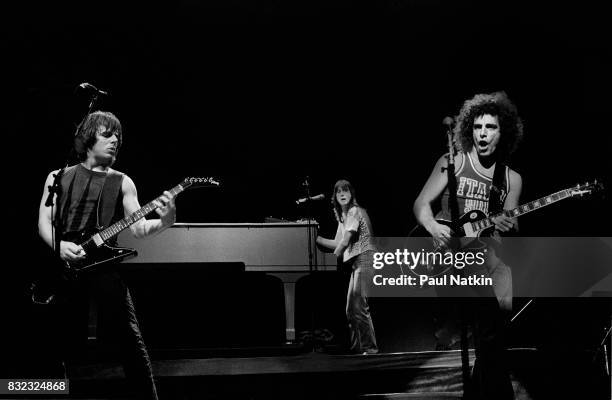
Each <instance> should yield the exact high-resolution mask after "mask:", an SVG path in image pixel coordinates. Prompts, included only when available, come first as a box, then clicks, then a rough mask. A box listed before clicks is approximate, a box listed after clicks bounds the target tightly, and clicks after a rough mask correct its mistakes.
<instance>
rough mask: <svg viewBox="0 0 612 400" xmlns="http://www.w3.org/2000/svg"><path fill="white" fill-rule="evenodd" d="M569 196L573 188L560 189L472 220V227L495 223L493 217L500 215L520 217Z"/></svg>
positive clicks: (474, 228)
mask: <svg viewBox="0 0 612 400" xmlns="http://www.w3.org/2000/svg"><path fill="white" fill-rule="evenodd" d="M569 197H572V193H571V189H564V190H560V191H558V192H556V193H553V194H550V195H548V196H544V197H541V198H539V199H537V200H534V201H530V202H529V203H525V204H523V205H520V206H518V207H516V208H513V209H511V210H505V211H502V212H501V213H498V214H495V215H491V216H490V217H488V218H485V219H481V220H480V221H476V222H472V223H471V225H472V229H473V230H474V231H476V232H478V231H481V230H483V229H487V228H489V227H491V226H493V225H495V223H494V222H493V218H496V217H499V216H500V215H505V216H506V217H510V218H515V217H519V216H521V215H524V214H527V213H528V212H531V211H533V210H537V209H538V208H542V207H546V206H548V205H550V204H553V203H556V202H558V201H561V200H563V199H567V198H569Z"/></svg>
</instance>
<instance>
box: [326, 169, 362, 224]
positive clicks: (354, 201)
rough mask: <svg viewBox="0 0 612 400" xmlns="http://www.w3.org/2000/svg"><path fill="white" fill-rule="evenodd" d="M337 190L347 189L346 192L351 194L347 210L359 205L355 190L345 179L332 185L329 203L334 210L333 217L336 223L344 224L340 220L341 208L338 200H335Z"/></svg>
mask: <svg viewBox="0 0 612 400" xmlns="http://www.w3.org/2000/svg"><path fill="white" fill-rule="evenodd" d="M338 189H343V190H346V189H348V191H349V192H350V193H351V201H350V202H349V204H348V208H349V209H350V208H351V207H353V206H355V207H359V204H358V203H357V196H356V195H355V188H354V187H353V185H351V183H350V182H349V181H347V180H346V179H340V180H339V181H338V182H336V184H335V185H334V191H333V192H332V195H331V203H332V207H333V209H334V216H335V217H336V221H338V222H344V221H343V220H342V206H340V203H338V200H337V198H336V192H337V191H338Z"/></svg>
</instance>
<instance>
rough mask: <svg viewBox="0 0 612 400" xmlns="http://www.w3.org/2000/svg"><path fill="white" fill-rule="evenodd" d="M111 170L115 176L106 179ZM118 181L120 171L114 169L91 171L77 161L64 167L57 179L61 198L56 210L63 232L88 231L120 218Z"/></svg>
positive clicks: (120, 206) (121, 176)
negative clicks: (59, 179)
mask: <svg viewBox="0 0 612 400" xmlns="http://www.w3.org/2000/svg"><path fill="white" fill-rule="evenodd" d="M111 174H114V175H119V176H117V177H116V179H112V180H109V179H108V177H109V176H110V175H111ZM107 181H111V182H107ZM122 181H123V174H121V173H118V172H116V171H112V172H109V173H107V172H100V171H91V170H89V169H87V168H85V167H83V166H82V165H81V164H77V165H74V166H72V167H69V168H67V169H66V171H65V172H64V175H63V176H62V180H61V186H62V198H61V205H60V210H59V212H60V213H59V215H60V224H61V229H62V232H63V234H64V235H67V234H72V233H79V232H84V231H91V230H93V229H96V228H101V227H106V226H108V225H110V224H111V223H112V222H114V221H117V220H119V219H121V218H122V217H123V201H122V195H121V190H120V188H121V183H122ZM112 186H114V187H112ZM109 210H110V211H109ZM107 214H110V215H107Z"/></svg>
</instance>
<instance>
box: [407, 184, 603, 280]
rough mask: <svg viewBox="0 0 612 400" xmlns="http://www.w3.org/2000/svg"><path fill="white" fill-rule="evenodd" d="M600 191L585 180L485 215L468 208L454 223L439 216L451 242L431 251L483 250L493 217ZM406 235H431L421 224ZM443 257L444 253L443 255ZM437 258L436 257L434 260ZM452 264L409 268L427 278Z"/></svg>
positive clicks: (491, 228)
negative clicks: (513, 206) (510, 207)
mask: <svg viewBox="0 0 612 400" xmlns="http://www.w3.org/2000/svg"><path fill="white" fill-rule="evenodd" d="M600 190H603V184H602V183H600V182H597V181H596V180H595V181H593V182H587V183H584V184H582V185H581V184H577V185H576V186H572V187H569V188H567V189H563V190H560V191H558V192H555V193H552V194H549V195H548V196H544V197H541V198H539V199H537V200H533V201H530V202H529V203H525V204H522V205H520V206H518V207H516V208H513V209H511V210H504V211H502V212H500V213H497V214H494V215H490V216H487V215H486V214H485V213H484V212H482V211H480V210H473V211H468V212H467V213H465V214H463V215H462V216H461V217H460V218H459V220H458V221H457V222H456V223H453V222H452V221H448V220H444V219H439V220H436V221H437V222H438V223H440V224H442V225H446V226H448V227H450V228H451V245H450V246H448V247H445V246H440V245H437V244H435V243H434V246H433V249H432V250H431V251H432V252H441V253H446V252H449V251H450V252H453V251H457V250H460V249H461V250H464V251H478V250H483V249H485V248H486V247H487V243H486V241H485V240H483V239H479V238H480V237H483V238H484V237H489V236H491V234H492V233H493V231H494V229H495V223H494V222H493V219H494V218H496V217H499V216H502V215H504V216H506V217H510V218H516V217H520V216H521V215H525V214H527V213H529V212H531V211H535V210H538V209H540V208H542V207H546V206H549V205H551V204H553V203H556V202H558V201H561V200H564V199H569V198H572V197H582V196H584V195H587V194H593V193H595V192H598V191H600ZM408 236H412V237H427V236H430V235H429V232H427V231H426V230H425V228H423V227H422V226H421V225H418V226H417V227H415V228H414V229H413V230H412V231H411V232H410V234H409V235H408ZM470 238H471V239H470ZM442 255H443V256H444V254H442ZM437 261H439V258H438V259H437ZM452 267H453V266H452V265H450V266H449V265H447V264H443V263H442V264H441V263H433V262H430V263H427V262H422V263H420V264H419V265H417V266H415V267H414V268H412V269H411V272H412V273H413V274H416V275H417V276H420V275H427V276H430V277H434V276H438V275H441V274H444V273H445V272H446V271H448V270H449V269H450V268H452Z"/></svg>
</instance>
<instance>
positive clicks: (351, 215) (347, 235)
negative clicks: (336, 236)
mask: <svg viewBox="0 0 612 400" xmlns="http://www.w3.org/2000/svg"><path fill="white" fill-rule="evenodd" d="M361 218H363V216H362V214H361V210H359V209H358V208H357V207H352V208H351V209H350V210H349V211H348V213H347V215H346V221H344V226H345V228H346V229H344V234H343V235H342V238H341V239H340V240H339V241H337V242H336V243H337V246H336V248H335V249H334V255H335V256H336V257H341V256H342V255H343V254H344V251H345V250H346V248H347V247H348V246H349V244H350V243H351V240H353V237H354V236H355V235H356V234H357V230H358V229H359V220H360V219H361Z"/></svg>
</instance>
